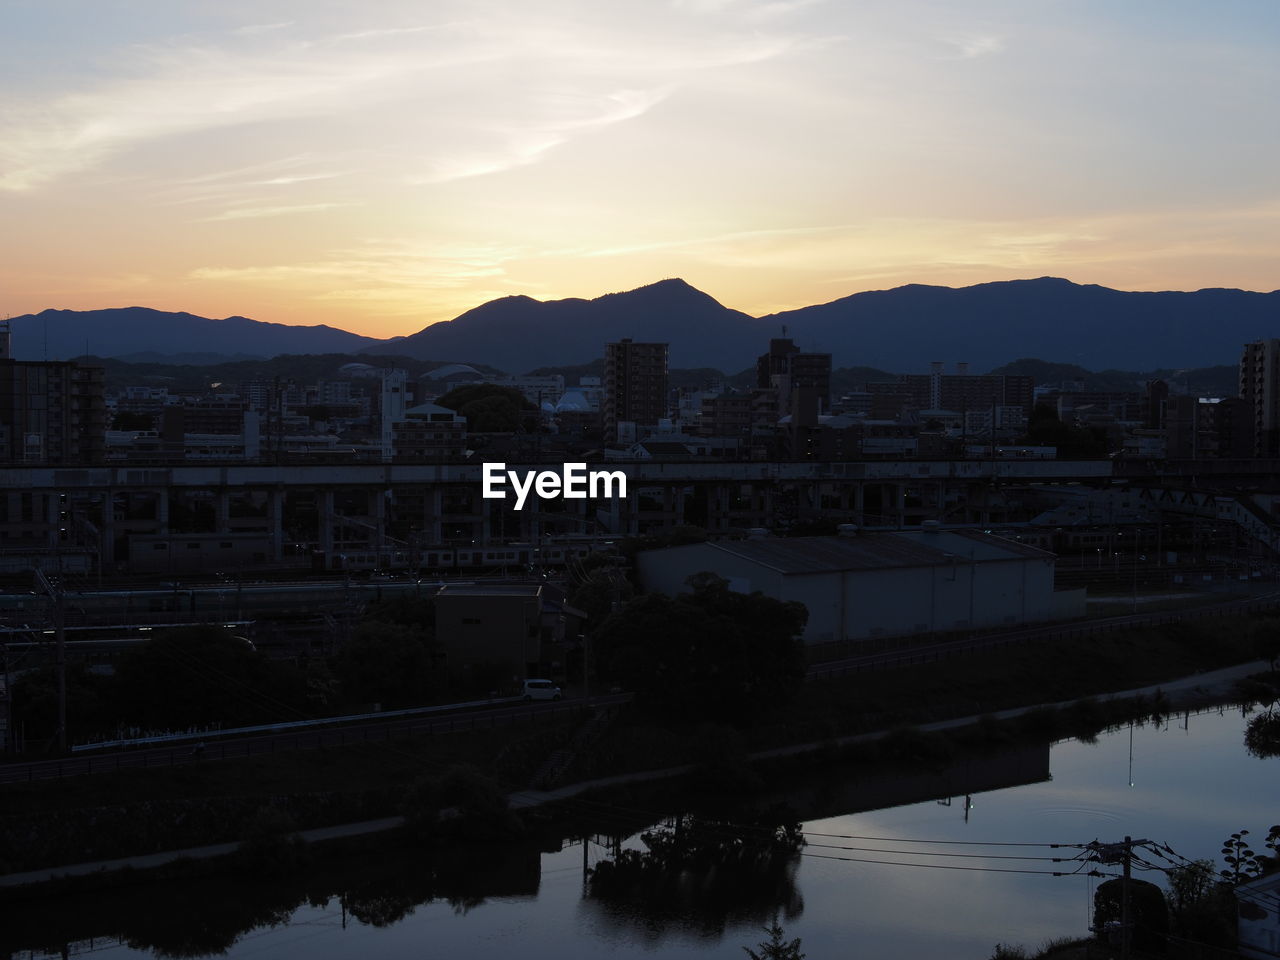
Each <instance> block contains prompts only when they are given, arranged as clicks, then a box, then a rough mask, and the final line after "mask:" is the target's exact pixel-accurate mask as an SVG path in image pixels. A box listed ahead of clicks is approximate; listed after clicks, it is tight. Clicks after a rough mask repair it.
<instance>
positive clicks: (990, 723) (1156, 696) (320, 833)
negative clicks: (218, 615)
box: [0, 661, 1270, 892]
mask: <svg viewBox="0 0 1280 960" xmlns="http://www.w3.org/2000/svg"><path fill="white" fill-rule="evenodd" d="M1269 669H1270V665H1269V664H1268V663H1267V662H1265V661H1250V662H1246V663H1242V664H1238V665H1235V666H1231V667H1225V668H1220V669H1218V670H1214V671H1209V672H1206V673H1202V674H1194V675H1191V676H1187V677H1182V678H1178V679H1175V680H1172V681H1166V682H1164V683H1160V684H1151V685H1147V686H1144V687H1140V688H1135V689H1130V690H1124V691H1117V692H1114V693H1111V694H1109V695H1107V696H1105V697H1103V698H1100V699H1098V700H1093V699H1092V698H1088V699H1086V700H1084V701H1080V700H1068V701H1061V702H1056V703H1051V704H1035V705H1030V706H1023V707H1016V708H1008V709H1005V710H1000V711H997V712H995V713H987V714H981V715H971V716H966V717H953V718H950V719H947V720H940V721H935V722H932V723H925V724H921V725H919V726H918V727H914V728H912V731H911V732H912V734H913V735H916V736H929V735H938V734H947V733H956V732H963V731H970V732H973V733H976V734H977V735H978V736H979V737H982V736H989V735H991V733H992V731H993V729H994V728H995V725H997V724H1002V723H1009V722H1014V721H1022V720H1026V719H1028V718H1030V719H1032V720H1034V721H1036V723H1037V724H1040V725H1043V723H1044V722H1045V718H1046V717H1049V716H1051V715H1052V714H1054V713H1057V712H1060V713H1062V714H1063V715H1064V716H1070V717H1073V718H1075V719H1077V720H1079V719H1080V718H1082V717H1083V718H1085V720H1086V721H1088V719H1089V718H1091V717H1092V718H1098V719H1097V722H1099V723H1104V722H1105V720H1106V718H1107V717H1110V716H1115V715H1118V714H1117V711H1123V710H1125V709H1126V708H1129V707H1135V708H1139V709H1140V710H1141V712H1143V713H1148V712H1157V713H1161V714H1163V715H1166V716H1167V715H1169V714H1172V713H1177V712H1182V711H1185V710H1191V709H1195V708H1198V707H1204V706H1209V705H1214V704H1219V703H1225V702H1231V701H1232V700H1233V698H1237V697H1238V693H1239V683H1240V681H1241V680H1244V679H1246V678H1248V677H1250V676H1253V675H1256V674H1262V673H1266V672H1267V671H1269ZM1082 703H1083V704H1086V705H1087V706H1088V709H1087V710H1084V711H1082V710H1081V705H1082ZM894 737H898V738H899V739H900V740H901V739H902V738H903V732H902V729H901V728H898V729H893V730H879V731H874V732H866V733H859V734H852V735H846V736H839V737H832V738H828V739H824V740H821V741H814V742H808V743H803V744H791V745H788V746H785V747H776V748H771V749H767V750H761V751H756V752H753V753H750V754H747V755H746V756H745V757H744V758H743V759H744V760H745V761H746V762H747V763H748V764H750V765H753V766H754V765H761V764H770V763H775V762H778V761H787V760H796V759H804V758H806V757H810V756H814V755H816V756H821V757H830V756H831V755H832V754H833V752H836V751H849V750H857V749H858V748H865V747H870V746H873V745H875V744H877V743H879V742H881V741H886V740H890V739H891V738H894ZM696 770H697V765H696V764H681V765H677V766H671V767H665V768H659V769H650V770H643V771H635V772H631V773H625V774H615V775H612V776H608V777H601V778H595V779H591V780H584V781H580V782H576V783H572V784H568V785H565V786H563V787H559V788H556V789H552V790H534V789H528V790H518V791H515V792H512V793H510V794H509V795H508V796H507V798H506V799H507V803H508V806H509V807H510V808H511V809H512V810H517V811H529V810H534V809H537V808H554V807H556V806H557V805H561V804H564V803H565V802H567V801H572V800H574V799H575V798H579V797H584V796H586V795H590V794H601V793H604V794H608V793H613V792H616V791H618V790H620V789H625V788H627V787H630V786H633V785H635V784H640V783H651V782H654V781H661V780H671V779H676V778H681V777H687V776H689V775H690V774H691V773H694V772H696ZM404 823H405V818H404V817H403V816H391V817H381V818H376V819H370V820H364V821H360V822H355V823H347V824H337V825H330V826H326V827H321V828H314V829H308V830H300V831H296V832H294V835H295V836H296V837H298V838H299V840H300V841H302V842H304V843H307V844H323V843H328V842H332V841H337V840H347V839H350V838H354V837H361V836H368V835H371V834H378V833H383V832H386V831H390V830H394V829H397V828H400V827H402V826H403V825H404ZM240 847H241V844H240V843H239V842H228V843H219V844H207V845H203V846H199V847H187V848H183V849H176V850H169V851H163V852H158V853H152V854H147V855H143V856H133V857H120V858H114V859H109V860H98V861H92V862H86V863H77V864H65V865H62V866H56V867H51V868H45V869H40V870H29V871H23V872H18V873H10V874H7V875H4V876H0V890H5V891H7V892H15V891H17V890H18V889H20V888H32V887H36V888H39V887H43V886H47V885H59V884H65V883H66V882H68V881H74V880H78V881H80V882H79V883H76V884H75V886H77V887H78V888H82V887H83V883H84V881H86V880H88V881H92V879H93V878H95V877H97V878H101V879H103V880H106V879H107V878H108V877H110V876H111V875H112V874H115V873H117V872H118V871H122V870H128V871H149V870H156V869H158V868H163V867H168V866H172V865H174V864H178V863H180V862H182V861H192V860H209V859H216V858H228V857H231V856H233V855H234V854H236V852H237V851H238V850H239V849H240Z"/></svg>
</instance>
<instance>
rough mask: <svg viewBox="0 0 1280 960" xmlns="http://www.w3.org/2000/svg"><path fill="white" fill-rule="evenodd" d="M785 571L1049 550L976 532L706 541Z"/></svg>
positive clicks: (923, 563)
mask: <svg viewBox="0 0 1280 960" xmlns="http://www.w3.org/2000/svg"><path fill="white" fill-rule="evenodd" d="M708 546H712V547H714V548H716V549H717V550H723V551H725V552H726V553H730V554H733V555H735V556H739V557H742V558H743V559H745V560H750V561H752V562H753V563H758V564H760V565H761V566H765V567H768V568H770V569H771V570H777V571H778V572H780V573H783V574H803V573H831V572H837V571H841V570H876V569H883V568H885V567H929V566H934V565H936V564H943V563H950V562H969V563H990V562H996V561H1002V560H1006V561H1007V560H1017V559H1024V558H1041V559H1045V560H1051V559H1053V554H1051V553H1047V552H1045V551H1044V550H1038V549H1036V548H1035V547H1028V546H1026V545H1025V544H1021V543H1014V542H1012V541H1007V540H1004V539H1003V538H1001V537H993V536H990V535H988V534H983V533H978V532H976V531H939V532H938V533H923V532H915V531H910V532H896V533H859V534H858V535H857V536H853V537H769V538H765V539H760V540H721V541H716V542H714V543H710V544H708Z"/></svg>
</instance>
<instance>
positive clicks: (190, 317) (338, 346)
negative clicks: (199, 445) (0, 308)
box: [10, 307, 395, 362]
mask: <svg viewBox="0 0 1280 960" xmlns="http://www.w3.org/2000/svg"><path fill="white" fill-rule="evenodd" d="M10 325H11V329H12V331H13V355H14V356H15V357H16V358H17V359H19V360H66V359H69V358H71V357H76V356H81V355H83V354H94V355H97V356H100V357H120V356H129V355H130V354H146V355H147V356H148V357H149V358H151V359H153V360H160V358H163V359H164V360H170V361H171V358H172V357H174V356H179V357H189V356H190V355H192V354H201V355H204V357H205V360H206V362H207V361H208V359H210V355H212V356H215V357H218V358H220V359H231V358H232V357H237V356H241V357H243V356H246V355H247V356H255V357H273V356H276V355H277V354H281V353H295V354H301V353H357V352H359V351H360V350H361V349H363V348H364V347H367V346H369V345H370V344H374V343H379V342H380V341H379V340H377V339H376V338H374V337H362V336H359V335H358V334H354V333H348V332H346V331H345V330H338V329H336V328H335V327H327V326H323V325H318V326H309V327H302V326H291V325H289V324H285V323H265V322H263V321H261V320H250V319H249V318H248V317H226V318H224V319H222V320H210V319H209V318H207V317H198V316H196V315H195V314H191V313H168V312H165V311H163V310H152V309H150V308H149V307H119V308H114V309H109V310H43V311H41V312H40V313H37V314H25V315H23V316H21V317H14V318H13V319H12V320H11V321H10ZM392 352H395V351H392Z"/></svg>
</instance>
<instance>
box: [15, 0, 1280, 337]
mask: <svg viewBox="0 0 1280 960" xmlns="http://www.w3.org/2000/svg"><path fill="white" fill-rule="evenodd" d="M68 11H70V12H72V13H74V16H73V17H71V18H68V17H67V13H68ZM6 21H7V26H8V29H6V31H5V39H3V40H0V49H3V51H4V54H5V58H6V63H7V65H8V67H9V69H8V74H9V83H7V84H6V87H7V90H6V93H5V94H4V97H3V100H2V101H0V104H2V105H0V211H3V212H4V213H5V215H6V219H7V221H8V222H9V224H10V229H9V230H8V231H6V236H7V238H8V241H7V243H6V245H5V246H6V256H5V258H4V264H3V266H0V283H3V286H4V289H5V291H6V294H7V297H6V298H5V302H3V303H0V309H2V310H3V311H4V312H5V313H7V314H11V315H19V314H23V313H28V312H31V313H34V312H39V311H40V310H43V309H46V308H69V309H95V308H103V307H112V306H127V305H133V304H137V305H142V306H150V307H155V308H157V309H164V310H188V311H191V312H193V313H196V314H200V315H203V316H212V317H221V316H229V315H235V314H240V315H245V316H251V317H253V318H255V319H258V320H265V321H272V322H280V323H294V324H314V323H325V324H329V325H332V326H335V327H339V328H341V329H344V330H350V331H352V332H356V333H362V334H366V335H369V336H375V337H390V336H396V335H402V334H410V333H414V332H416V331H418V330H420V329H422V328H423V327H425V326H427V325H428V324H430V323H433V322H437V321H441V320H447V319H451V318H453V317H454V316H456V315H458V314H460V313H462V312H463V311H465V310H467V309H469V308H471V307H474V306H477V305H479V304H480V303H483V302H485V301H486V300H490V299H493V298H495V297H500V296H504V295H509V294H525V295H529V296H533V297H535V298H537V299H539V300H551V299H559V298H564V297H588V298H589V297H595V296H599V295H600V294H603V293H607V292H611V291H616V290H627V289H634V288H636V287H639V286H642V285H644V284H647V283H651V282H653V281H655V280H658V279H661V278H663V277H669V276H680V277H683V278H684V279H686V280H687V281H688V282H689V283H691V284H692V285H694V286H695V287H697V288H699V289H701V290H706V291H708V292H709V293H711V294H712V295H713V296H715V297H716V298H717V299H719V300H720V301H721V302H722V303H724V304H725V305H726V306H730V307H733V308H736V309H739V310H742V311H744V312H746V313H748V314H751V315H754V316H759V315H763V314H767V313H771V312H774V311H778V310H784V309H789V308H794V307H800V306H806V305H809V304H813V303H822V302H828V301H830V300H834V299H837V298H839V297H842V296H846V295H849V294H851V293H855V292H858V291H861V290H868V289H882V288H887V287H894V286H899V285H902V284H906V283H930V284H940V285H947V286H966V285H970V284H973V283H982V282H987V281H996V280H1007V279H1021V278H1027V277H1035V276H1042V275H1054V276H1063V277H1066V278H1068V279H1071V280H1073V281H1075V282H1078V283H1097V284H1102V285H1104V286H1111V287H1114V288H1117V289H1125V290H1159V289H1176V290H1194V289H1198V288H1203V287H1240V288H1243V289H1250V290H1260V291H1268V290H1272V289H1275V288H1276V287H1277V286H1280V284H1277V283H1276V282H1275V280H1274V268H1273V264H1274V262H1275V257H1276V254H1277V252H1278V251H1277V249H1276V248H1277V242H1276V240H1275V237H1276V236H1280V232H1278V231H1277V230H1276V227H1277V225H1278V224H1277V221H1278V220H1280V202H1277V197H1278V195H1280V191H1278V190H1277V186H1278V184H1277V174H1276V172H1275V170H1274V165H1273V164H1272V163H1271V160H1270V158H1271V157H1273V156H1274V155H1275V152H1276V147H1277V146H1278V145H1280V144H1277V139H1280V134H1278V133H1277V131H1278V130H1280V126H1278V125H1277V124H1275V123H1274V119H1275V117H1274V113H1275V108H1274V105H1273V104H1272V103H1271V102H1269V100H1268V98H1267V93H1268V91H1269V90H1270V89H1273V88H1274V82H1275V80H1276V79H1277V72H1278V71H1277V68H1276V67H1275V66H1274V64H1273V63H1272V59H1273V58H1272V57H1271V56H1270V53H1271V51H1273V50H1274V47H1275V43H1274V41H1275V39H1276V33H1277V30H1276V27H1277V23H1278V22H1280V15H1278V14H1277V13H1276V12H1275V11H1273V10H1272V9H1271V8H1267V7H1263V6H1262V5H1257V4H1247V3H1235V4H1229V5H1226V6H1223V7H1219V8H1214V9H1213V10H1212V11H1211V12H1210V11H1208V10H1207V9H1204V8H1200V7H1199V6H1198V5H1194V4H1189V3H1175V4H1160V5H1155V4H1138V5H1130V6H1126V7H1124V8H1123V9H1115V8H1113V7H1112V6H1110V5H1106V4H1102V3H1078V4H1070V5H1066V4H1058V3H1048V2H1045V3H1036V4H1030V5H1028V4H1013V3H997V2H988V3H979V4H969V5H966V6H965V9H963V10H956V9H952V8H951V7H949V6H947V5H943V4H937V3H930V2H915V3H910V4H895V5H894V6H893V7H892V8H890V7H889V6H888V5H887V4H879V3H874V4H861V5H858V6H857V8H856V9H842V8H839V7H838V6H837V5H835V4H833V3H823V2H812V0H793V2H750V0H676V2H672V3H670V4H666V5H664V6H662V7H655V6H653V5H638V4H626V3H619V4H612V5H609V6H608V8H607V9H599V8H594V7H589V6H587V5H585V4H578V3H574V2H561V3H545V4H539V5H537V6H536V7H534V8H532V9H529V8H523V7H522V8H515V7H509V6H508V5H507V4H505V3H502V2H493V3H488V4H485V5H483V6H478V5H475V4H449V3H438V4H432V5H429V6H424V5H422V4H416V3H413V4H411V3H399V2H387V3H381V4H378V5H376V6H374V7H372V8H371V9H366V10H361V11H355V10H353V9H350V8H346V7H343V6H340V5H336V4H320V5H316V4H306V5H303V4H301V3H294V2H287V0H286V2H266V3H255V4H252V5H250V4H245V3H239V2H234V3H223V4H219V5H217V6H216V7H210V8H205V7H201V8H197V9H191V8H184V7H180V6H175V5H170V4H161V3H155V2H141V3H132V4H128V5H121V4H109V3H108V4H90V3H82V2H69V3H64V4H59V5H48V4H35V3H18V4H15V5H12V6H10V8H9V9H8V10H7V11H6Z"/></svg>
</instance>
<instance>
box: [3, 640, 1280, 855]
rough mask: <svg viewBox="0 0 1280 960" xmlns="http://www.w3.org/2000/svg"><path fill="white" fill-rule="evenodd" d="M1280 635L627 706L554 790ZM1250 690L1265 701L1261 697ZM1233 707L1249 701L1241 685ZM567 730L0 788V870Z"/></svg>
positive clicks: (182, 837)
mask: <svg viewBox="0 0 1280 960" xmlns="http://www.w3.org/2000/svg"><path fill="white" fill-rule="evenodd" d="M1278 625H1280V621H1277V619H1276V618H1246V617H1235V618H1230V619H1222V620H1213V621H1198V622H1195V623H1192V624H1174V625H1170V626H1165V627H1161V628H1157V629H1150V630H1137V631H1126V632H1116V633H1113V634H1107V635H1103V636H1096V637H1091V638H1088V639H1085V640H1078V641H1072V642H1071V643H1070V644H1063V643H1061V642H1059V643H1050V642H1047V641H1032V642H1024V643H1019V644H1016V645H1011V646H1009V647H1004V648H995V649H991V650H986V651H982V652H980V653H976V654H973V655H970V656H966V657H963V658H952V659H949V660H945V661H939V662H937V663H928V664H921V665H916V666H914V667H910V668H903V669H894V670H877V671H867V672H864V673H861V674H853V675H849V676H845V677H841V678H837V679H834V680H829V681H823V682H820V683H813V684H810V685H809V686H807V687H806V688H805V691H804V694H803V696H802V697H801V698H800V700H799V702H797V703H795V704H793V705H790V706H789V707H787V708H786V709H779V710H777V711H775V712H774V713H773V714H772V715H769V716H765V717H763V718H761V720H760V721H759V722H758V723H757V724H755V725H754V726H752V727H750V728H748V729H745V730H735V729H732V728H728V727H724V726H719V725H715V724H710V725H703V726H701V727H699V728H696V729H683V730H673V729H671V728H669V727H667V726H664V725H663V724H661V723H660V722H658V721H657V720H655V719H653V718H646V717H645V716H644V715H643V714H642V713H640V712H639V711H628V712H627V713H625V714H624V715H623V716H622V717H620V718H619V720H618V721H616V722H615V723H614V724H613V725H612V727H611V728H610V729H608V730H607V731H606V732H605V734H604V736H603V737H601V738H600V739H599V740H598V741H596V742H595V743H594V744H593V745H592V746H591V748H590V749H588V750H583V751H581V752H579V753H578V755H577V756H575V757H574V759H573V762H572V765H571V766H570V767H569V769H568V771H567V774H566V777H565V778H564V781H563V782H568V781H572V780H592V779H596V778H600V777H607V776H611V775H616V774H622V773H629V772H634V771H637V770H645V769H656V768H667V767H672V766H679V765H683V764H693V765H695V766H703V767H705V766H706V765H707V764H708V762H712V763H714V764H720V765H721V766H722V767H723V765H724V764H725V762H727V761H732V762H733V763H737V762H738V761H742V762H745V761H746V758H747V756H748V755H749V754H751V753H756V752H759V751H764V750H770V749H776V748H781V747H785V746H788V745H793V744H813V743H819V744H822V743H829V742H834V741H835V740H837V739H839V738H847V737H855V736H857V735H859V734H870V733H872V732H876V731H890V730H895V729H904V728H908V727H919V726H922V725H926V724H930V723H936V722H940V721H947V720H952V719H954V718H959V717H982V716H984V715H992V714H995V713H996V712H998V711H1001V710H1006V709H1010V708H1015V707H1024V706H1028V705H1035V704H1043V703H1056V702H1060V701H1069V700H1076V699H1081V698H1096V697H1100V696H1103V695H1105V694H1108V693H1113V692H1116V691H1120V690H1132V689H1136V688H1139V687H1144V686H1149V685H1157V684H1160V683H1165V682H1170V681H1173V680H1175V679H1177V678H1180V677H1186V676H1189V675H1192V676H1194V675H1196V674H1200V673H1203V672H1204V671H1207V670H1211V669H1214V668H1217V667H1222V666H1226V665H1229V664H1238V663H1242V662H1246V661H1251V660H1253V659H1254V656H1255V655H1256V650H1257V647H1258V643H1257V641H1258V638H1259V637H1260V636H1262V635H1263V634H1264V633H1265V632H1266V631H1274V630H1276V629H1277V627H1278ZM1255 693H1256V694H1258V695H1265V693H1266V689H1265V688H1263V687H1258V688H1257V689H1256V690H1255ZM1239 696H1240V698H1243V699H1248V698H1250V694H1249V691H1248V690H1247V689H1242V690H1241V691H1240V695H1239ZM1226 698H1227V699H1229V698H1230V697H1229V696H1227V697H1226ZM1252 698H1254V699H1256V698H1257V697H1256V696H1255V697H1252ZM1129 709H1132V708H1129ZM1143 709H1148V710H1153V711H1161V710H1167V709H1168V704H1167V703H1161V702H1160V701H1158V700H1156V699H1154V698H1152V699H1151V701H1150V703H1148V704H1145V705H1144V706H1143ZM1028 716H1029V717H1031V718H1032V719H1028V720H1025V721H1023V723H1025V724H1027V725H1030V726H1033V727H1035V728H1036V730H1035V732H1036V734H1037V735H1045V736H1054V735H1063V736H1065V735H1072V734H1074V733H1076V732H1077V731H1078V730H1084V731H1085V732H1088V730H1089V729H1090V728H1091V727H1092V729H1093V732H1095V733H1096V732H1097V730H1098V729H1101V727H1102V726H1105V724H1106V723H1107V722H1112V721H1111V719H1110V718H1109V717H1108V716H1107V715H1105V714H1102V713H1099V712H1098V708H1097V707H1096V706H1095V707H1089V706H1085V707H1082V708H1080V712H1079V713H1078V715H1075V716H1066V715H1062V716H1058V715H1056V714H1055V715H1053V716H1050V715H1047V714H1046V712H1044V711H1041V712H1039V713H1038V714H1037V713H1036V712H1035V711H1032V713H1031V714H1029V715H1028ZM1115 722H1118V720H1117V721H1115ZM1055 725H1056V726H1055ZM573 729H574V728H573V725H572V724H570V723H565V724H562V725H559V726H557V727H554V728H539V729H538V730H536V731H532V732H528V733H526V734H525V735H523V736H521V735H520V734H516V735H514V736H513V735H512V733H511V732H510V731H509V730H504V731H495V732H489V731H485V732H481V733H478V734H460V735H457V736H453V737H440V738H435V739H431V738H423V737H418V738H413V739H406V740H401V741H392V742H390V743H388V744H379V745H377V746H376V747H374V746H370V747H365V746H360V747H349V748H345V749H339V750H332V749H331V750H323V751H306V752H299V753H295V754H276V755H273V756H264V757H254V758H252V759H248V760H235V761H225V762H216V763H215V762H208V763H201V764H196V765H189V766H183V767H177V768H172V769H168V770H155V769H153V770H141V771H139V770H134V771H122V772H120V773H118V774H115V773H113V774H101V775H94V776H91V777H80V778H72V779H68V780H63V781H53V782H45V783H35V784H16V785H9V786H5V787H3V788H0V835H2V836H3V837H4V838H5V839H4V840H3V841H2V843H3V845H2V846H0V873H8V872H16V871H19V870H26V869H32V868H34V867H44V866H53V865H57V864H59V863H72V862H83V861H87V860H99V859H108V858H112V857H119V856H126V855H133V854H142V853H149V852H154V851H161V850H172V849H178V848H184V847H191V846H196V845H200V844H207V843H217V842H222V841H228V840H238V839H241V838H242V837H243V835H244V833H245V830H246V826H247V825H248V824H250V823H252V822H253V821H254V820H255V819H260V818H262V817H264V816H276V817H277V821H278V822H279V823H283V824H287V825H288V828H289V829H305V828H309V827H319V826H326V825H329V824H335V823H349V822H354V821H359V820H368V819H374V818H377V817H384V816H389V815H394V814H398V813H400V812H402V807H403V799H404V795H405V791H406V789H407V788H408V787H409V786H410V785H411V784H413V783H415V781H421V780H423V779H424V778H426V779H429V778H430V777H432V776H436V775H440V774H442V773H444V772H446V771H448V770H450V769H454V768H457V767H458V766H460V765H463V764H466V765H470V766H474V767H475V768H477V769H478V770H479V771H480V772H482V773H483V774H485V775H486V776H488V777H489V778H490V779H491V780H492V781H493V783H494V784H495V786H496V787H497V788H498V789H500V790H504V791H508V792H509V791H514V790H519V789H522V788H524V787H525V786H527V784H528V783H529V779H530V778H531V777H532V775H533V773H534V771H535V770H536V769H537V767H538V765H539V764H540V763H541V762H542V760H544V759H545V758H546V757H547V756H548V755H549V754H550V753H551V752H552V751H554V750H557V749H561V748H562V747H563V746H564V745H565V744H566V743H567V742H568V741H569V739H570V737H571V736H572V733H573ZM1055 730H1057V731H1059V732H1058V733H1056V734H1055ZM1007 735H1008V733H1007V731H1005V732H1001V729H998V725H995V724H994V723H991V724H983V723H980V724H978V725H976V729H975V730H973V731H969V732H968V733H966V734H965V739H966V740H970V741H971V740H973V739H974V738H976V739H978V740H980V739H981V738H982V737H984V736H990V737H1007ZM929 736H932V734H930V735H929ZM898 740H899V741H900V743H899V747H902V746H903V745H906V746H907V747H909V749H907V750H906V752H905V753H903V752H902V751H901V750H899V758H900V759H904V760H905V762H912V758H913V756H916V755H917V754H919V757H918V758H923V759H927V758H928V756H929V755H930V754H931V753H933V752H934V747H933V746H930V745H929V743H930V741H929V740H928V736H926V737H925V740H924V741H921V740H920V739H919V738H918V737H916V738H915V739H914V740H912V739H911V738H908V737H904V736H902V735H899V736H898ZM935 746H936V744H935ZM913 751H914V752H913ZM921 751H923V752H921ZM797 762H800V763H803V762H806V761H802V760H801V761H797ZM264 811H265V812H264Z"/></svg>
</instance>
